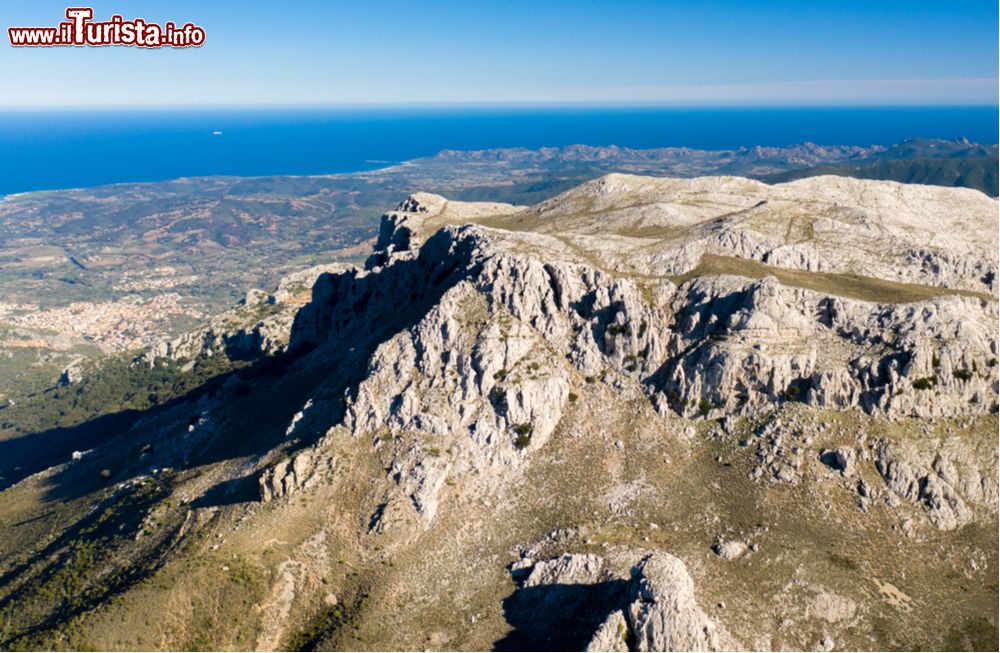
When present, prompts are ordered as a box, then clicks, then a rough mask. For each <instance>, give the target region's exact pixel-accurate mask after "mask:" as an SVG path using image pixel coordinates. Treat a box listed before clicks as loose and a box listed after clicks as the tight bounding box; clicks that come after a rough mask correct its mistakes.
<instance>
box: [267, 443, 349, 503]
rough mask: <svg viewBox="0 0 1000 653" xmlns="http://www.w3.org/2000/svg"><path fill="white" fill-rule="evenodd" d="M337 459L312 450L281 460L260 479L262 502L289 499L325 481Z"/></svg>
mask: <svg viewBox="0 0 1000 653" xmlns="http://www.w3.org/2000/svg"><path fill="white" fill-rule="evenodd" d="M335 463H336V458H333V457H329V456H324V455H322V454H321V453H318V452H316V451H314V450H312V449H306V450H303V451H300V452H299V453H297V454H296V455H294V456H293V457H292V458H290V459H285V460H281V461H279V462H278V463H276V464H274V465H273V466H271V467H268V468H266V469H265V470H264V471H263V472H261V474H260V476H259V477H258V480H257V483H258V485H259V487H260V499H261V501H264V502H268V501H274V500H277V499H281V498H284V497H288V496H290V495H292V494H294V493H295V492H298V491H299V490H302V489H305V488H308V487H310V486H312V485H314V484H316V483H317V482H319V481H320V480H322V479H323V475H324V473H326V472H328V471H329V470H331V469H332V468H333V466H334V464H335Z"/></svg>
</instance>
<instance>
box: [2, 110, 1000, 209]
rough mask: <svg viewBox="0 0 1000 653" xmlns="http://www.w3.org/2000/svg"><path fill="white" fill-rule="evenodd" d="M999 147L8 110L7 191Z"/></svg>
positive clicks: (951, 118)
mask: <svg viewBox="0 0 1000 653" xmlns="http://www.w3.org/2000/svg"><path fill="white" fill-rule="evenodd" d="M962 136H964V137H966V138H969V139H970V140H973V141H977V142H981V143H996V142H997V140H998V123H997V107H808V108H803V107H794V108H792V107H786V108H689V107H685V108H565V107H560V108H533V109H529V108H504V109H496V108H493V109H489V108H465V109H458V108H448V109H350V110H349V109H312V110H305V109H302V110H273V109H269V110H264V109H260V110H222V109H218V110H197V111H194V110H175V111H164V110H143V111H135V110H133V111H50V112H37V111H36V112H30V113H28V112H0V195H2V194H10V193H18V192H24V191H30V190H45V189H58V188H79V187H86V186H94V185H98V184H105V183H117V182H128V181H158V180H163V179H173V178H176V177H186V176H196V175H242V176H255V175H278V174H292V175H310V174H328V173H337V172H353V171H360V170H367V169H372V168H378V167H384V166H386V165H390V164H391V163H395V162H399V161H405V160H407V159H413V158H417V157H421V156H429V155H432V154H435V153H436V152H438V151H440V150H442V149H445V148H451V149H483V148H493V147H516V146H522V147H529V148H538V147H542V146H558V145H569V144H574V143H583V144H587V145H620V146H625V147H634V148H651V147H666V146H687V147H692V148H698V149H730V148H737V147H740V146H753V145H774V146H782V145H791V144H795V143H802V142H805V141H812V142H814V143H819V144H821V145H872V144H882V145H891V144H893V143H897V142H899V141H901V140H904V139H906V138H912V137H925V138H957V137H962Z"/></svg>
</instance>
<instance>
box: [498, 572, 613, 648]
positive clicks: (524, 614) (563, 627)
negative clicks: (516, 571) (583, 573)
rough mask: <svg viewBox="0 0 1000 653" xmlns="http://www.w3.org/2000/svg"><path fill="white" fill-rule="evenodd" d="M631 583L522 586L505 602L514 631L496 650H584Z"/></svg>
mask: <svg viewBox="0 0 1000 653" xmlns="http://www.w3.org/2000/svg"><path fill="white" fill-rule="evenodd" d="M627 585H628V584H627V582H626V581H624V580H620V579H619V580H610V581H605V582H602V583H595V584H593V585H586V584H572V585H568V584H566V585H563V584H556V585H538V586H535V587H522V588H520V589H518V590H516V591H515V592H514V593H513V594H511V595H510V596H509V597H507V598H506V599H504V601H503V612H504V618H505V619H506V620H507V623H509V624H510V625H511V627H512V628H513V630H511V631H510V632H509V633H508V634H507V635H506V636H505V637H504V638H503V639H501V640H499V641H497V642H496V643H495V644H494V647H493V650H495V651H582V650H584V649H585V648H586V647H587V644H588V643H589V642H590V639H591V637H593V635H594V632H595V631H597V629H598V627H599V626H600V625H601V624H602V623H603V622H604V620H605V619H607V617H608V615H609V614H611V612H612V611H613V610H614V609H615V608H616V607H618V606H619V605H620V604H621V603H622V601H623V600H624V596H625V589H626V587H627Z"/></svg>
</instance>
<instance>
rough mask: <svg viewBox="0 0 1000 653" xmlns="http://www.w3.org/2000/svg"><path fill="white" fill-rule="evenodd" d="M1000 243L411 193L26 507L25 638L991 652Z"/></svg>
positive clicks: (955, 199) (880, 220) (118, 642)
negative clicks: (200, 383)
mask: <svg viewBox="0 0 1000 653" xmlns="http://www.w3.org/2000/svg"><path fill="white" fill-rule="evenodd" d="M997 247H998V224H997V203H996V201H995V200H991V199H990V198H988V197H986V196H984V195H983V194H981V193H979V192H977V191H971V190H963V189H944V188H931V187H922V186H902V185H899V184H895V183H890V182H870V181H860V180H852V179H844V178H833V177H818V178H811V179H807V180H802V181H797V182H794V183H790V184H783V185H778V186H767V185H765V184H762V183H759V182H754V181H751V180H747V179H741V178H735V177H712V178H697V179H692V180H678V179H652V178H643V177H633V176H627V175H610V176H607V177H604V178H601V179H598V180H596V181H594V182H590V183H587V184H584V185H583V186H581V187H578V188H576V189H573V190H570V191H567V192H566V193H564V194H562V195H560V196H558V197H556V198H553V199H551V200H548V201H546V202H543V203H542V204H539V205H536V206H533V207H515V206H510V205H505V204H492V203H462V202H449V201H448V200H446V199H444V198H442V197H439V196H434V195H426V194H416V195H413V196H411V197H410V198H408V199H407V200H406V201H404V202H403V203H402V204H401V205H400V207H399V208H398V209H397V210H396V211H394V212H391V213H389V214H387V215H386V216H385V217H384V218H383V220H382V226H381V230H380V234H379V237H378V241H377V243H376V245H375V250H374V252H373V253H372V255H371V257H370V258H369V260H368V262H367V264H366V266H365V269H364V270H360V269H347V270H343V271H333V272H329V273H326V274H323V275H321V276H320V277H319V278H318V280H317V281H316V283H315V285H314V286H313V289H312V298H311V301H310V302H309V303H308V304H306V305H305V306H303V307H302V308H301V309H300V310H299V311H298V312H297V314H296V315H295V318H294V322H293V323H292V324H291V325H290V327H289V329H288V332H287V336H282V335H275V336H274V337H272V338H270V339H269V340H268V342H274V343H279V344H278V345H277V346H276V347H257V348H256V349H255V348H254V347H250V348H242V349H241V351H242V352H243V355H244V356H246V355H247V352H256V353H255V355H256V356H259V358H258V359H257V361H256V362H253V363H251V364H249V365H248V366H246V367H244V368H242V369H239V370H237V371H234V372H229V373H228V376H221V377H219V378H217V379H216V381H215V384H214V385H213V387H212V388H211V390H210V391H206V392H202V393H198V394H197V395H192V396H190V397H189V398H187V399H185V398H183V397H182V398H180V399H179V400H177V401H175V402H173V403H172V404H169V405H163V406H159V407H158V408H156V409H153V410H150V411H148V412H147V413H146V414H144V415H143V416H142V417H141V418H140V419H138V420H136V421H134V422H133V423H132V424H131V425H130V426H129V428H128V429H127V430H123V431H122V432H120V433H115V434H112V435H111V437H109V438H108V439H107V440H106V444H104V445H102V446H100V447H98V448H95V449H94V450H93V451H90V452H88V453H86V454H85V455H81V456H74V459H73V460H70V461H68V462H66V463H65V464H62V465H58V466H55V467H52V468H49V469H47V470H45V471H43V472H40V473H38V474H35V475H33V476H30V477H28V478H26V479H24V480H22V481H21V482H19V483H18V484H16V485H14V486H13V487H11V488H9V489H7V490H6V491H5V492H4V493H3V501H2V502H0V520H2V523H3V526H4V528H3V531H2V532H3V535H2V541H0V551H2V555H3V557H2V563H0V564H2V566H0V574H2V577H0V588H2V589H0V624H2V628H3V631H2V636H0V645H3V646H4V647H40V646H41V647H54V646H59V647H74V648H82V647H90V646H94V647H99V648H130V647H138V648H150V647H154V648H202V647H218V648H234V649H253V648H256V649H265V650H267V649H276V648H283V647H291V648H339V649H351V648H355V649H356V648H365V649H369V648H392V649H395V648H405V649H410V648H413V649H416V648H434V649H438V648H445V649H462V648H471V649H484V648H497V649H500V650H512V649H520V650H524V649H533V648H553V647H555V648H559V649H570V650H571V649H584V648H588V647H589V648H591V649H594V650H601V649H610V650H627V649H637V650H648V649H666V648H675V649H692V648H696V649H715V648H733V647H749V648H760V649H770V648H788V647H791V648H813V647H816V648H823V649H831V648H872V649H882V648H912V647H925V648H983V647H991V646H992V647H994V648H995V646H996V632H997V630H996V628H997V607H996V606H997V586H996V576H997V548H998V542H997V491H998V490H997V473H996V468H997V442H996V433H997V428H998V424H997V399H998V376H997V372H998V370H997V330H998V315H997V309H998V303H997V282H996V273H997V263H998V262H997V255H996V252H997ZM198 342H213V340H212V339H208V340H205V339H199V338H188V339H183V340H182V341H180V342H179V343H178V346H173V347H164V348H161V349H160V350H159V351H158V352H156V353H154V354H150V355H148V356H146V357H144V358H142V359H138V360H137V361H136V363H135V364H137V365H155V364H156V360H157V358H158V357H166V358H167V359H171V360H172V357H174V356H180V355H182V356H183V357H184V358H185V360H186V361H187V362H193V364H197V362H198V361H199V360H201V359H203V358H204V357H208V356H216V355H224V353H225V351H224V349H223V350H219V348H217V347H206V348H199V347H197V346H194V344H193V343H198ZM255 342H260V341H255ZM180 345H183V347H181V346H180ZM178 352H182V353H178ZM273 352H277V354H276V355H277V356H278V358H277V359H276V358H274V357H273V355H272V353H273ZM275 360H278V361H280V364H276V363H275V362H274V361H275ZM27 437H30V436H27Z"/></svg>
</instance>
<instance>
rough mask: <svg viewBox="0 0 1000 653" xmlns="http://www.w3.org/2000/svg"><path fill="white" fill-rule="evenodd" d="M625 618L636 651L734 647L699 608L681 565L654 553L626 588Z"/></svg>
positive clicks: (692, 584)
mask: <svg viewBox="0 0 1000 653" xmlns="http://www.w3.org/2000/svg"><path fill="white" fill-rule="evenodd" d="M629 596H630V600H631V602H630V603H629V606H628V609H627V611H626V619H627V620H628V624H629V628H630V631H631V633H632V636H633V637H634V646H635V650H638V651H719V650H728V649H732V648H734V647H736V646H737V645H736V644H735V643H734V642H733V641H732V640H731V639H730V637H729V635H728V633H727V632H726V631H725V630H724V629H723V628H722V627H721V626H720V625H718V624H717V623H715V621H714V620H713V619H711V618H710V617H708V615H706V614H705V613H704V612H703V611H702V610H701V608H699V607H698V602H697V600H696V599H695V594H694V582H693V581H692V580H691V576H690V575H689V574H688V571H687V568H686V567H685V566H684V563H683V562H681V561H680V560H679V559H678V558H676V557H674V556H672V555H670V554H668V553H663V552H659V553H654V554H651V555H650V556H648V557H647V558H646V559H644V560H643V561H642V563H640V565H639V567H638V568H637V570H636V572H635V577H634V578H633V580H632V584H631V586H630V594H629Z"/></svg>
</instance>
